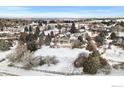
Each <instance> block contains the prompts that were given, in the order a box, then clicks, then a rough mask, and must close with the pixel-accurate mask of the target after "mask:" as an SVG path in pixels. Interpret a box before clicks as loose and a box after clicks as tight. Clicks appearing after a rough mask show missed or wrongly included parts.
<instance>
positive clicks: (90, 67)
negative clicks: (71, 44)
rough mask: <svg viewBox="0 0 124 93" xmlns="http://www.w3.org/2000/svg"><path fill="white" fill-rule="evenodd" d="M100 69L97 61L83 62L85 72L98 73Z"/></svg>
mask: <svg viewBox="0 0 124 93" xmlns="http://www.w3.org/2000/svg"><path fill="white" fill-rule="evenodd" d="M97 70H98V67H97V64H96V62H91V61H86V62H83V72H84V73H86V74H96V73H97Z"/></svg>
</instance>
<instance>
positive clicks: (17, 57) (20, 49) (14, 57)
mask: <svg viewBox="0 0 124 93" xmlns="http://www.w3.org/2000/svg"><path fill="white" fill-rule="evenodd" d="M25 52H27V47H26V45H18V46H17V48H16V49H15V51H13V53H11V54H9V55H8V57H7V58H8V59H9V61H11V62H20V61H21V58H22V57H23V55H24V53H25Z"/></svg>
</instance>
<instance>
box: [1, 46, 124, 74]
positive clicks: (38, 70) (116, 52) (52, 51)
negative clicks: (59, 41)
mask: <svg viewBox="0 0 124 93" xmlns="http://www.w3.org/2000/svg"><path fill="white" fill-rule="evenodd" d="M11 52H12V50H10V51H6V52H0V60H2V59H6V57H7V55H8V54H9V53H11ZM80 53H84V54H87V55H88V54H89V51H87V50H85V49H70V48H50V47H48V46H43V47H42V48H41V49H39V50H37V51H36V52H35V53H34V57H40V56H42V57H45V56H55V57H56V59H57V60H58V63H57V64H56V65H53V64H52V65H50V66H48V65H47V64H45V65H42V66H38V67H33V68H32V69H31V70H25V69H22V68H18V67H8V64H9V63H10V62H8V60H7V59H6V60H4V61H2V62H0V75H2V76H5V75H12V76H16V75H17V76H18V75H19V76H20V75H21V76H40V75H41V76H42V75H43V76H44V75H46V76H51V75H63V74H61V73H67V74H68V73H73V74H82V68H75V67H74V66H73V62H74V60H75V59H76V58H77V57H78V55H79V54H80ZM102 56H103V57H104V58H106V59H107V60H108V61H109V63H110V64H111V65H112V64H118V63H120V62H123V60H124V50H122V49H121V48H118V47H115V46H112V47H111V49H108V50H106V52H105V53H104V54H103V55H102ZM44 71H46V72H44ZM47 71H48V72H47ZM52 72H59V73H60V74H57V73H52ZM83 75H86V74H83ZM97 75H104V74H103V73H98V74H97ZM108 75H121V76H123V75H124V70H120V69H119V70H115V69H112V71H111V73H110V74H108Z"/></svg>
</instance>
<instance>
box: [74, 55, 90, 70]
mask: <svg viewBox="0 0 124 93" xmlns="http://www.w3.org/2000/svg"><path fill="white" fill-rule="evenodd" d="M87 60H88V57H87V56H86V55H85V54H83V53H80V54H79V56H78V58H77V59H76V60H75V61H74V66H75V67H76V68H79V67H82V66H83V62H85V61H87Z"/></svg>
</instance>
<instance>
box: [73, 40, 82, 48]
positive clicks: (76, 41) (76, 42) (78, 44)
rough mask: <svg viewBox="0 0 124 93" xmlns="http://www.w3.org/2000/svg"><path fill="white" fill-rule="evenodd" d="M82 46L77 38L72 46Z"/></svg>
mask: <svg viewBox="0 0 124 93" xmlns="http://www.w3.org/2000/svg"><path fill="white" fill-rule="evenodd" d="M80 47H81V42H80V41H79V40H75V41H74V42H73V43H72V48H80Z"/></svg>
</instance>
